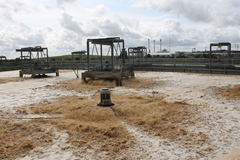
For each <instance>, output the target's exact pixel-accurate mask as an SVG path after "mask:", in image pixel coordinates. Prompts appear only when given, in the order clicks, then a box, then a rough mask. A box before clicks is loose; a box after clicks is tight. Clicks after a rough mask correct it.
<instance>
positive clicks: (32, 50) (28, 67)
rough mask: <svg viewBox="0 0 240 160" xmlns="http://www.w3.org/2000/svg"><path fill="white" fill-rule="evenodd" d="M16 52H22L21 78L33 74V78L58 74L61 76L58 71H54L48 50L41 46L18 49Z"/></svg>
mask: <svg viewBox="0 0 240 160" xmlns="http://www.w3.org/2000/svg"><path fill="white" fill-rule="evenodd" d="M16 52H21V56H20V58H21V70H20V71H19V76H20V77H23V75H24V74H31V75H32V77H33V78H34V77H36V76H46V74H48V73H56V76H59V71H58V69H54V68H53V67H51V66H50V65H49V59H48V49H47V48H42V47H41V46H36V47H27V48H21V49H16Z"/></svg>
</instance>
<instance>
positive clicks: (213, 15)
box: [133, 0, 240, 26]
mask: <svg viewBox="0 0 240 160" xmlns="http://www.w3.org/2000/svg"><path fill="white" fill-rule="evenodd" d="M133 6H134V7H139V8H148V9H154V10H157V11H159V12H164V13H170V14H174V15H176V16H182V17H185V18H187V19H189V20H191V21H194V22H205V23H211V24H213V25H216V26H226V25H239V24H240V15H239V14H238V12H239V10H240V2H239V1H238V0H225V1H223V0H202V1H192V0H181V1H180V0H161V1H156V0H137V2H136V3H135V4H134V5H133Z"/></svg>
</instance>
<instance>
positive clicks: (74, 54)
mask: <svg viewBox="0 0 240 160" xmlns="http://www.w3.org/2000/svg"><path fill="white" fill-rule="evenodd" d="M85 54H86V51H84V50H82V51H74V52H72V60H73V62H74V65H73V68H72V69H73V71H74V73H75V75H76V76H77V78H79V75H78V69H79V68H84V64H83V55H85ZM77 59H78V60H77ZM79 63H80V64H81V67H80V66H79Z"/></svg>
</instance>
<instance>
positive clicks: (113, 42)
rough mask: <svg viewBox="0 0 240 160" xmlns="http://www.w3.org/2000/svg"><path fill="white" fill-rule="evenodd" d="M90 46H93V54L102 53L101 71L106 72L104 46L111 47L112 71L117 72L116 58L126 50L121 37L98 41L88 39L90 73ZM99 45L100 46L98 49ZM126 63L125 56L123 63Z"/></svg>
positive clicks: (99, 39)
mask: <svg viewBox="0 0 240 160" xmlns="http://www.w3.org/2000/svg"><path fill="white" fill-rule="evenodd" d="M90 45H92V53H93V52H94V51H95V52H96V54H97V55H98V53H100V63H101V68H100V70H101V71H102V70H104V67H103V45H107V46H109V50H108V53H107V54H109V52H110V53H111V56H110V57H111V61H110V64H111V71H112V72H114V70H115V63H114V56H118V52H119V54H120V53H121V52H122V50H124V40H123V39H120V37H111V38H98V39H88V40H87V65H88V67H87V68H88V71H90V70H91V69H90ZM97 45H99V46H100V49H98V47H97ZM124 62H125V56H123V63H124Z"/></svg>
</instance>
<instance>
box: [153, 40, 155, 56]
mask: <svg viewBox="0 0 240 160" xmlns="http://www.w3.org/2000/svg"><path fill="white" fill-rule="evenodd" d="M153 45H154V53H155V40H153Z"/></svg>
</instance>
